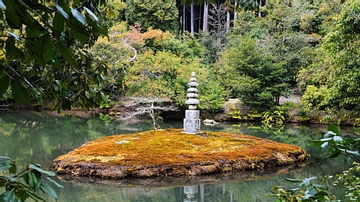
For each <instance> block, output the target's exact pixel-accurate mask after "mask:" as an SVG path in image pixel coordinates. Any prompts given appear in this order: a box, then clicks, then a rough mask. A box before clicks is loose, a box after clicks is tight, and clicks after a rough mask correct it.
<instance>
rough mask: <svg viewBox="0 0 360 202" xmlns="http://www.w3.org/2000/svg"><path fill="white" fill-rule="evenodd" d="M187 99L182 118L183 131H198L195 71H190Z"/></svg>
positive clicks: (198, 115)
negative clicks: (187, 106)
mask: <svg viewBox="0 0 360 202" xmlns="http://www.w3.org/2000/svg"><path fill="white" fill-rule="evenodd" d="M188 86H189V88H188V90H187V91H188V94H187V97H188V99H187V100H186V102H185V103H186V104H188V105H189V109H187V110H185V118H184V132H185V133H190V134H196V133H198V132H200V111H199V110H197V109H196V108H197V105H198V104H199V103H200V102H199V100H198V99H197V97H198V94H197V92H198V90H197V88H196V87H197V86H198V84H197V83H196V78H195V72H192V73H191V78H190V82H189V83H188Z"/></svg>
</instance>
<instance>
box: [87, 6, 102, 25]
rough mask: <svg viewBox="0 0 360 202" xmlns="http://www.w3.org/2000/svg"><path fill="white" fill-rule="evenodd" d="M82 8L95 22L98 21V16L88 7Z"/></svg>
mask: <svg viewBox="0 0 360 202" xmlns="http://www.w3.org/2000/svg"><path fill="white" fill-rule="evenodd" d="M84 10H85V11H86V13H87V14H89V15H90V16H91V17H92V18H93V19H94V20H95V21H96V22H99V18H98V17H97V16H96V15H95V14H94V13H93V12H92V11H91V10H90V9H88V8H86V7H84Z"/></svg>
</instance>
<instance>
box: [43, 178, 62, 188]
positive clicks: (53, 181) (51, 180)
mask: <svg viewBox="0 0 360 202" xmlns="http://www.w3.org/2000/svg"><path fill="white" fill-rule="evenodd" d="M46 179H48V180H49V181H50V182H52V183H53V184H54V185H56V186H57V187H59V188H64V186H62V185H61V184H59V183H57V182H56V181H55V180H53V179H51V178H50V177H46Z"/></svg>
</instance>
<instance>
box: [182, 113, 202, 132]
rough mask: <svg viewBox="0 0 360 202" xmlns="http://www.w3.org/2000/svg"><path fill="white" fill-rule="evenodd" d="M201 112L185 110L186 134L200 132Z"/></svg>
mask: <svg viewBox="0 0 360 202" xmlns="http://www.w3.org/2000/svg"><path fill="white" fill-rule="evenodd" d="M199 117H200V112H199V110H192V109H188V110H185V118H184V132H185V133H191V134H195V133H198V132H200V119H199Z"/></svg>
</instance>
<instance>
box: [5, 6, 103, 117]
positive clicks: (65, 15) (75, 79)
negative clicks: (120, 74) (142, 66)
mask: <svg viewBox="0 0 360 202" xmlns="http://www.w3.org/2000/svg"><path fill="white" fill-rule="evenodd" d="M105 2H106V1H105V0H91V1H87V0H78V1H65V0H58V1H48V0H42V1H20V0H3V1H1V2H0V19H1V21H2V23H1V24H0V26H1V30H2V31H1V33H0V34H1V37H0V46H1V56H0V61H1V63H0V86H1V87H0V95H2V97H3V98H13V99H14V100H15V101H16V102H17V103H19V104H23V103H29V102H30V101H31V100H39V101H51V102H52V103H53V108H56V109H58V110H61V109H70V107H71V106H75V107H79V108H89V107H92V106H94V105H97V104H99V103H100V102H101V101H102V100H104V99H105V95H104V93H103V92H102V91H101V89H98V88H97V86H98V85H99V84H100V83H101V82H103V80H104V75H106V73H107V72H106V65H105V64H102V65H100V66H96V67H94V66H92V61H93V60H92V56H91V54H89V52H88V48H89V47H91V46H92V45H93V44H94V43H95V41H96V40H97V38H98V37H99V36H100V35H107V28H106V26H105V25H104V24H102V23H101V20H100V15H99V9H98V7H99V6H104V5H105Z"/></svg>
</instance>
